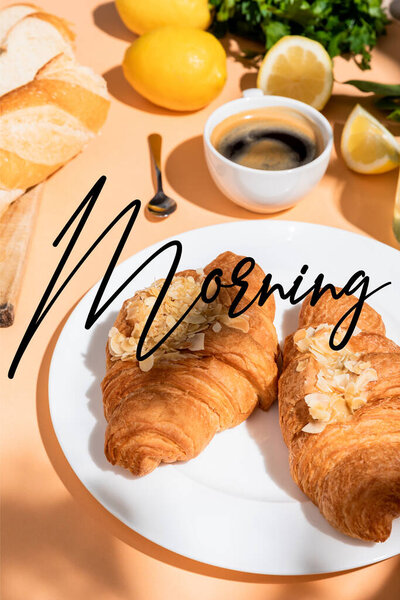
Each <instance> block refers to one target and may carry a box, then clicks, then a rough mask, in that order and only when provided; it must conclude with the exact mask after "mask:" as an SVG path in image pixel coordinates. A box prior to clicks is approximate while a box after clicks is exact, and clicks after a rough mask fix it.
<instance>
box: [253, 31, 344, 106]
mask: <svg viewBox="0 0 400 600" xmlns="http://www.w3.org/2000/svg"><path fill="white" fill-rule="evenodd" d="M332 85H333V74H332V61H331V58H330V56H329V54H328V53H327V51H326V50H325V48H324V47H323V46H321V44H320V43H319V42H315V41H314V40H310V39H308V38H306V37H302V36H300V35H287V36H285V37H283V38H281V39H280V40H279V42H277V43H276V44H274V45H273V46H272V48H271V49H270V50H269V51H268V52H267V54H266V55H265V57H264V59H263V61H262V63H261V66H260V70H259V73H258V78H257V87H259V88H260V89H262V90H263V92H264V94H273V95H275V96H287V97H289V98H294V99H295V100H301V101H302V102H306V103H307V104H310V105H311V106H313V107H314V108H316V109H318V110H321V109H322V108H323V107H324V106H325V104H326V103H327V102H328V100H329V98H330V97H331V93H332Z"/></svg>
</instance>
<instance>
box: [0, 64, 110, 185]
mask: <svg viewBox="0 0 400 600" xmlns="http://www.w3.org/2000/svg"><path fill="white" fill-rule="evenodd" d="M109 104H110V102H109V99H108V95H107V88H106V84H105V81H104V79H103V78H102V77H100V76H99V75H97V74H95V73H94V72H93V71H92V70H91V69H89V68H87V67H82V66H81V65H79V64H78V63H77V62H76V61H75V60H74V59H73V58H71V57H70V56H68V55H65V54H62V55H59V56H57V57H56V58H54V59H52V60H51V61H49V63H48V64H46V65H45V66H44V67H43V68H42V69H41V70H40V72H39V73H38V74H37V76H36V78H35V80H34V81H31V82H30V83H28V84H27V85H24V86H23V87H20V88H18V89H16V90H13V91H12V92H10V93H8V94H6V95H4V96H2V97H1V98H0V189H3V190H21V189H26V188H28V187H31V186H33V185H36V184H37V183H39V182H40V181H43V180H44V179H45V178H46V177H48V176H49V175H50V174H51V173H54V171H56V170H57V169H58V168H59V167H61V166H62V165H63V164H64V163H66V162H67V161H68V160H70V159H71V158H72V157H73V156H75V155H76V154H78V153H79V152H80V151H81V150H82V149H83V147H84V146H85V145H86V144H87V142H88V141H89V140H90V139H91V138H92V137H93V136H94V135H95V134H96V133H97V132H98V131H99V129H100V128H101V127H102V125H103V124H104V122H105V119H106V116H107V112H108V109H109Z"/></svg>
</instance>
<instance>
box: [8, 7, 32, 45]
mask: <svg viewBox="0 0 400 600" xmlns="http://www.w3.org/2000/svg"><path fill="white" fill-rule="evenodd" d="M39 11H40V9H39V8H38V7H37V6H34V5H33V4H12V5H11V6H6V7H5V8H2V9H1V10H0V44H2V42H3V40H4V38H5V37H6V35H7V34H8V32H9V31H10V29H11V28H12V27H14V25H16V23H18V21H20V20H21V19H23V18H24V17H27V16H28V15H32V14H33V13H36V12H39Z"/></svg>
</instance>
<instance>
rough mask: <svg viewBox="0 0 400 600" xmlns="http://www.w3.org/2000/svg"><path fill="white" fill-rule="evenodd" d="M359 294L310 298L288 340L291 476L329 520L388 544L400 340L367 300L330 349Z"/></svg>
mask: <svg viewBox="0 0 400 600" xmlns="http://www.w3.org/2000/svg"><path fill="white" fill-rule="evenodd" d="M355 302H356V299H355V298H354V297H346V296H342V297H341V298H340V299H337V300H335V299H333V298H332V296H331V295H330V294H329V295H328V294H324V295H323V296H322V298H321V299H320V300H319V301H318V302H317V304H316V305H315V306H314V307H313V306H311V304H310V299H309V298H308V299H306V300H305V302H304V304H303V306H302V309H301V312H300V316H299V329H298V330H297V331H296V333H295V334H294V335H290V336H289V337H288V338H287V339H286V341H285V347H284V353H283V372H282V375H281V377H280V380H279V415H280V425H281V430H282V434H283V437H284V440H285V443H286V445H287V447H288V449H289V462H290V470H291V474H292V477H293V479H294V481H295V482H296V483H297V484H298V485H299V487H300V488H301V489H302V490H303V492H304V493H305V494H306V495H307V496H308V497H309V498H310V499H311V500H312V501H313V502H314V504H316V505H317V506H318V508H319V510H320V511H321V513H322V514H323V516H324V517H325V518H326V519H327V520H328V521H329V523H330V524H331V525H332V526H333V527H335V528H336V529H338V530H339V531H341V532H343V533H345V534H347V535H349V536H351V537H354V538H359V539H361V540H367V541H374V542H382V541H384V540H386V539H387V538H388V536H389V535H390V532H391V526H392V521H393V519H395V518H396V517H398V516H400V347H399V346H397V345H396V344H395V343H394V342H392V341H390V340H389V339H388V338H386V337H385V326H384V324H383V322H382V319H381V317H380V315H379V314H378V313H377V312H375V311H374V310H373V309H372V308H371V307H370V306H368V305H366V304H364V306H363V310H362V312H361V316H360V318H359V321H358V324H357V325H358V329H356V330H355V333H354V334H353V336H352V337H351V338H350V341H349V342H348V343H347V345H346V346H345V347H344V348H343V349H342V350H339V351H335V350H332V349H331V348H330V347H329V337H330V335H331V332H332V329H333V327H334V325H335V324H336V323H337V322H338V321H339V319H340V318H341V317H342V315H343V314H344V313H346V312H347V310H348V309H349V308H350V307H351V306H353V305H354V303H355ZM349 318H350V317H348V318H347V319H346V320H345V321H344V323H343V328H342V329H339V331H338V333H337V336H338V337H335V342H336V343H337V341H338V340H339V339H343V336H344V332H345V330H346V326H347V327H348V325H349Z"/></svg>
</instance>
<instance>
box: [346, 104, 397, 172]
mask: <svg viewBox="0 0 400 600" xmlns="http://www.w3.org/2000/svg"><path fill="white" fill-rule="evenodd" d="M341 150H342V155H343V158H344V161H345V163H346V165H347V166H348V167H349V169H352V170H353V171H356V172H357V173H385V172H386V171H390V170H391V169H395V168H396V167H398V166H399V164H400V163H399V160H400V146H399V144H398V142H397V141H396V139H395V138H394V137H393V135H392V134H391V133H390V131H388V130H387V129H386V127H384V126H383V125H382V124H381V123H380V122H379V121H378V120H377V119H375V117H373V116H372V115H371V114H370V113H369V112H368V111H366V110H365V109H364V108H362V106H360V105H359V104H357V105H356V106H355V107H354V109H353V110H352V112H351V113H350V115H349V117H348V119H347V121H346V123H345V126H344V129H343V133H342V140H341Z"/></svg>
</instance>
